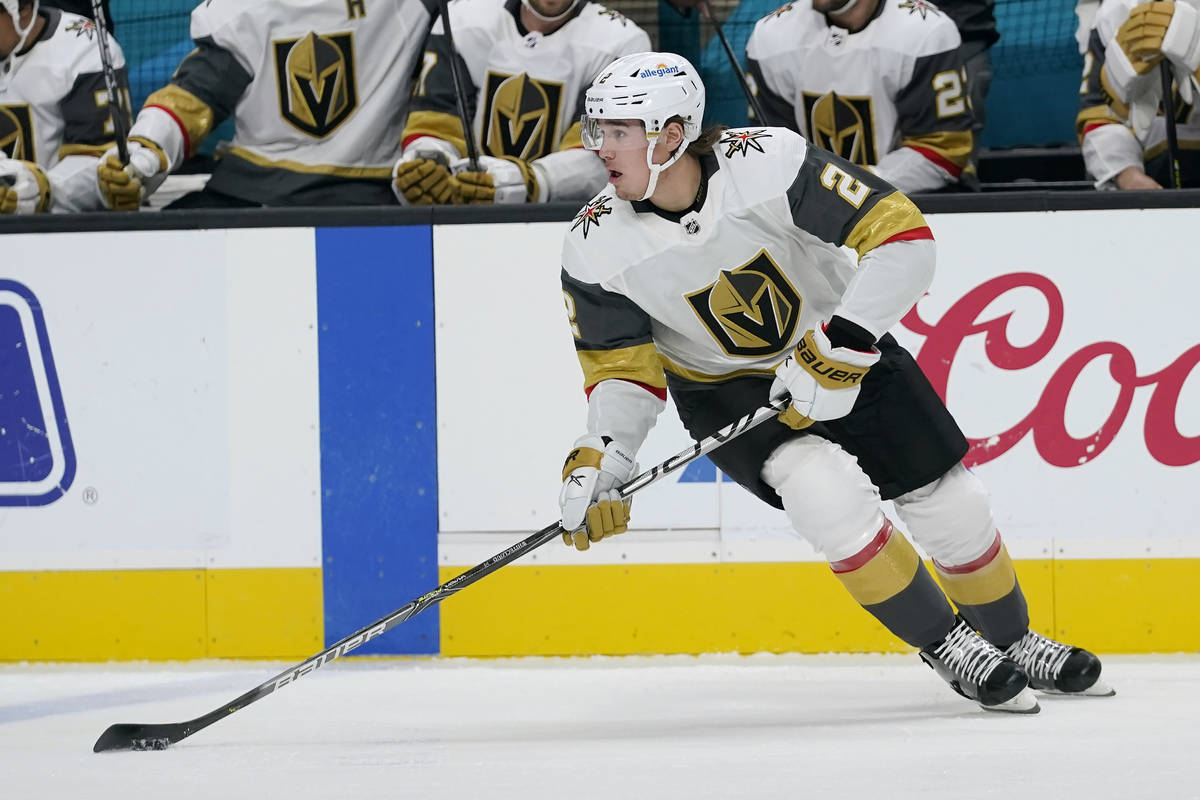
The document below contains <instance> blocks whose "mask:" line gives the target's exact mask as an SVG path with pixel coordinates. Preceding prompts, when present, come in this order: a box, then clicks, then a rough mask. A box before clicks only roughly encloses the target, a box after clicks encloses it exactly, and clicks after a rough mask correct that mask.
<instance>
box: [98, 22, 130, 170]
mask: <svg viewBox="0 0 1200 800" xmlns="http://www.w3.org/2000/svg"><path fill="white" fill-rule="evenodd" d="M92 20H93V21H94V22H95V23H96V42H97V45H98V46H99V48H100V63H101V65H102V66H103V69H104V86H105V88H106V89H108V113H109V116H110V117H112V124H113V136H114V137H115V138H116V140H117V156H118V157H119V158H120V159H121V163H122V164H128V163H129V123H128V121H127V120H126V118H125V112H126V109H125V99H124V97H123V96H122V94H121V88H120V87H119V86H118V85H117V71H116V70H115V69H113V62H112V51H110V50H109V49H108V19H107V18H106V17H105V15H104V6H103V5H102V2H101V0H92Z"/></svg>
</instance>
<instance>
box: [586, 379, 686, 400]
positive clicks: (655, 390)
mask: <svg viewBox="0 0 1200 800" xmlns="http://www.w3.org/2000/svg"><path fill="white" fill-rule="evenodd" d="M625 382H626V383H632V384H633V385H635V386H640V387H641V388H643V389H645V390H646V391H647V392H649V393H650V394H652V395H654V396H655V397H657V398H658V399H659V400H662V401H663V402H664V403H665V402H666V401H667V389H666V387H663V388H661V389H660V388H659V387H657V386H647V385H646V384H644V383H640V382H638V381H625ZM599 385H600V384H598V383H593V384H592V385H591V386H589V387H587V388H586V389H584V390H583V393H584V394H585V395H587V396H588V397H589V398H590V397H591V396H592V390H593V389H595V388H596V387H597V386H599Z"/></svg>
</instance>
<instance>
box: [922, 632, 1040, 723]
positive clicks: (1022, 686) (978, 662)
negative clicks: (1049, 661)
mask: <svg viewBox="0 0 1200 800" xmlns="http://www.w3.org/2000/svg"><path fill="white" fill-rule="evenodd" d="M920 655H921V660H922V661H924V662H925V663H926V664H928V665H929V666H930V667H931V668H932V669H933V671H934V672H936V673H937V674H939V675H941V676H942V677H943V678H944V679H945V680H946V682H947V683H949V684H950V688H952V689H954V691H956V692H958V693H959V694H961V695H962V696H963V697H965V698H967V699H968V700H974V701H975V702H976V703H979V705H980V706H982V707H983V708H984V709H986V710H988V711H1008V712H1010V713H1016V714H1036V713H1037V712H1038V711H1039V710H1040V708H1039V706H1038V702H1037V698H1036V697H1034V695H1033V692H1031V691H1029V689H1028V686H1029V677H1028V676H1027V675H1026V674H1025V670H1024V669H1022V668H1021V666H1020V665H1019V664H1017V663H1016V662H1015V661H1013V660H1012V659H1011V658H1009V657H1008V656H1006V655H1005V654H1004V653H1002V652H1000V650H998V649H997V648H996V647H995V646H994V645H992V644H991V643H990V642H988V641H987V639H984V638H983V637H982V636H980V635H979V634H978V633H976V632H975V631H974V630H973V629H972V628H971V626H970V625H968V624H967V623H966V621H965V620H964V619H963V618H962V617H959V618H958V619H957V620H956V621H955V623H954V627H953V628H952V629H951V630H950V633H948V634H946V638H945V639H943V640H941V641H940V642H934V643H933V644H931V645H929V646H928V647H923V648H921V653H920Z"/></svg>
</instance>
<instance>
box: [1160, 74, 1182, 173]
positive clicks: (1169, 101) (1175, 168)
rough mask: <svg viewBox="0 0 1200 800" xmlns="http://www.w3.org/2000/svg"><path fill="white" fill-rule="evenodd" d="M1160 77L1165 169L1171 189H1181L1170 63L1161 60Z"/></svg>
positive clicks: (1177, 135) (1177, 134)
mask: <svg viewBox="0 0 1200 800" xmlns="http://www.w3.org/2000/svg"><path fill="white" fill-rule="evenodd" d="M1158 72H1159V75H1160V76H1161V77H1162V96H1163V97H1162V103H1163V120H1164V121H1165V122H1166V126H1167V169H1168V170H1169V171H1170V173H1171V188H1172V189H1182V188H1183V173H1182V172H1181V171H1180V169H1179V133H1178V131H1177V130H1176V128H1175V95H1174V91H1173V88H1172V75H1171V63H1170V62H1169V61H1167V59H1165V58H1164V59H1163V60H1162V61H1160V62H1159V65H1158Z"/></svg>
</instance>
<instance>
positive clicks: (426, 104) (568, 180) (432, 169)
mask: <svg viewBox="0 0 1200 800" xmlns="http://www.w3.org/2000/svg"><path fill="white" fill-rule="evenodd" d="M450 22H451V28H450V33H451V38H453V39H454V44H455V47H456V48H457V50H458V52H457V53H451V52H450V50H449V45H448V43H447V41H446V37H445V35H444V34H443V33H442V28H441V22H440V21H439V22H438V23H437V24H435V26H434V33H433V35H432V36H431V37H430V40H429V45H428V49H427V51H426V53H425V70H424V71H423V72H422V75H421V80H420V82H419V83H418V86H417V96H416V98H415V99H414V101H413V112H412V116H411V117H409V120H408V125H407V127H406V128H405V130H404V154H403V157H402V158H401V159H400V160H399V162H397V164H396V167H395V176H394V177H395V181H394V185H393V189H394V190H395V192H396V196H397V197H398V198H399V199H400V201H401V202H402V203H408V204H412V205H420V204H428V203H525V202H531V203H537V202H546V201H548V200H575V201H579V202H582V201H583V200H586V199H587V198H589V197H591V196H592V195H593V194H595V193H596V192H597V191H599V190H600V188H601V187H603V186H604V174H605V173H604V168H603V167H602V166H601V164H600V161H599V159H597V158H596V156H595V154H594V153H590V152H588V151H587V150H584V149H582V147H581V146H580V141H579V121H578V120H579V114H580V110H579V103H580V100H582V97H583V92H584V90H585V89H587V86H588V84H589V83H590V82H591V80H592V79H593V78H595V77H596V74H597V73H598V72H599V71H600V68H601V67H603V66H604V65H606V64H608V63H609V62H610V61H612V60H613V59H614V58H616V57H617V56H621V55H625V54H627V53H636V52H642V51H645V50H648V49H649V48H650V39H649V37H648V36H647V35H646V32H645V31H643V30H642V29H641V28H639V27H638V26H637V25H635V24H633V23H632V22H630V21H629V20H628V19H626V18H625V17H623V16H622V15H620V14H618V13H617V12H616V11H612V10H610V9H608V8H605V7H604V6H601V5H597V4H596V3H591V2H588V0H505V1H504V2H501V1H500V0H460V2H456V3H454V4H452V5H451V7H450ZM451 59H455V60H457V62H458V64H459V69H460V73H461V75H462V76H463V80H464V82H465V83H466V84H467V94H466V98H465V101H466V107H467V115H468V117H469V118H470V119H471V120H472V124H473V126H474V128H473V129H474V132H475V137H476V141H477V142H478V146H479V151H480V153H481V154H482V155H481V157H480V164H479V168H480V169H479V171H478V172H476V171H474V169H473V167H472V165H471V164H470V162H469V161H468V160H467V159H466V158H465V157H464V156H466V154H467V148H466V142H465V141H464V140H463V133H462V122H461V121H460V119H459V116H458V109H457V106H456V100H455V98H456V93H455V89H454V79H453V76H452V73H451V69H450V62H451Z"/></svg>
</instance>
